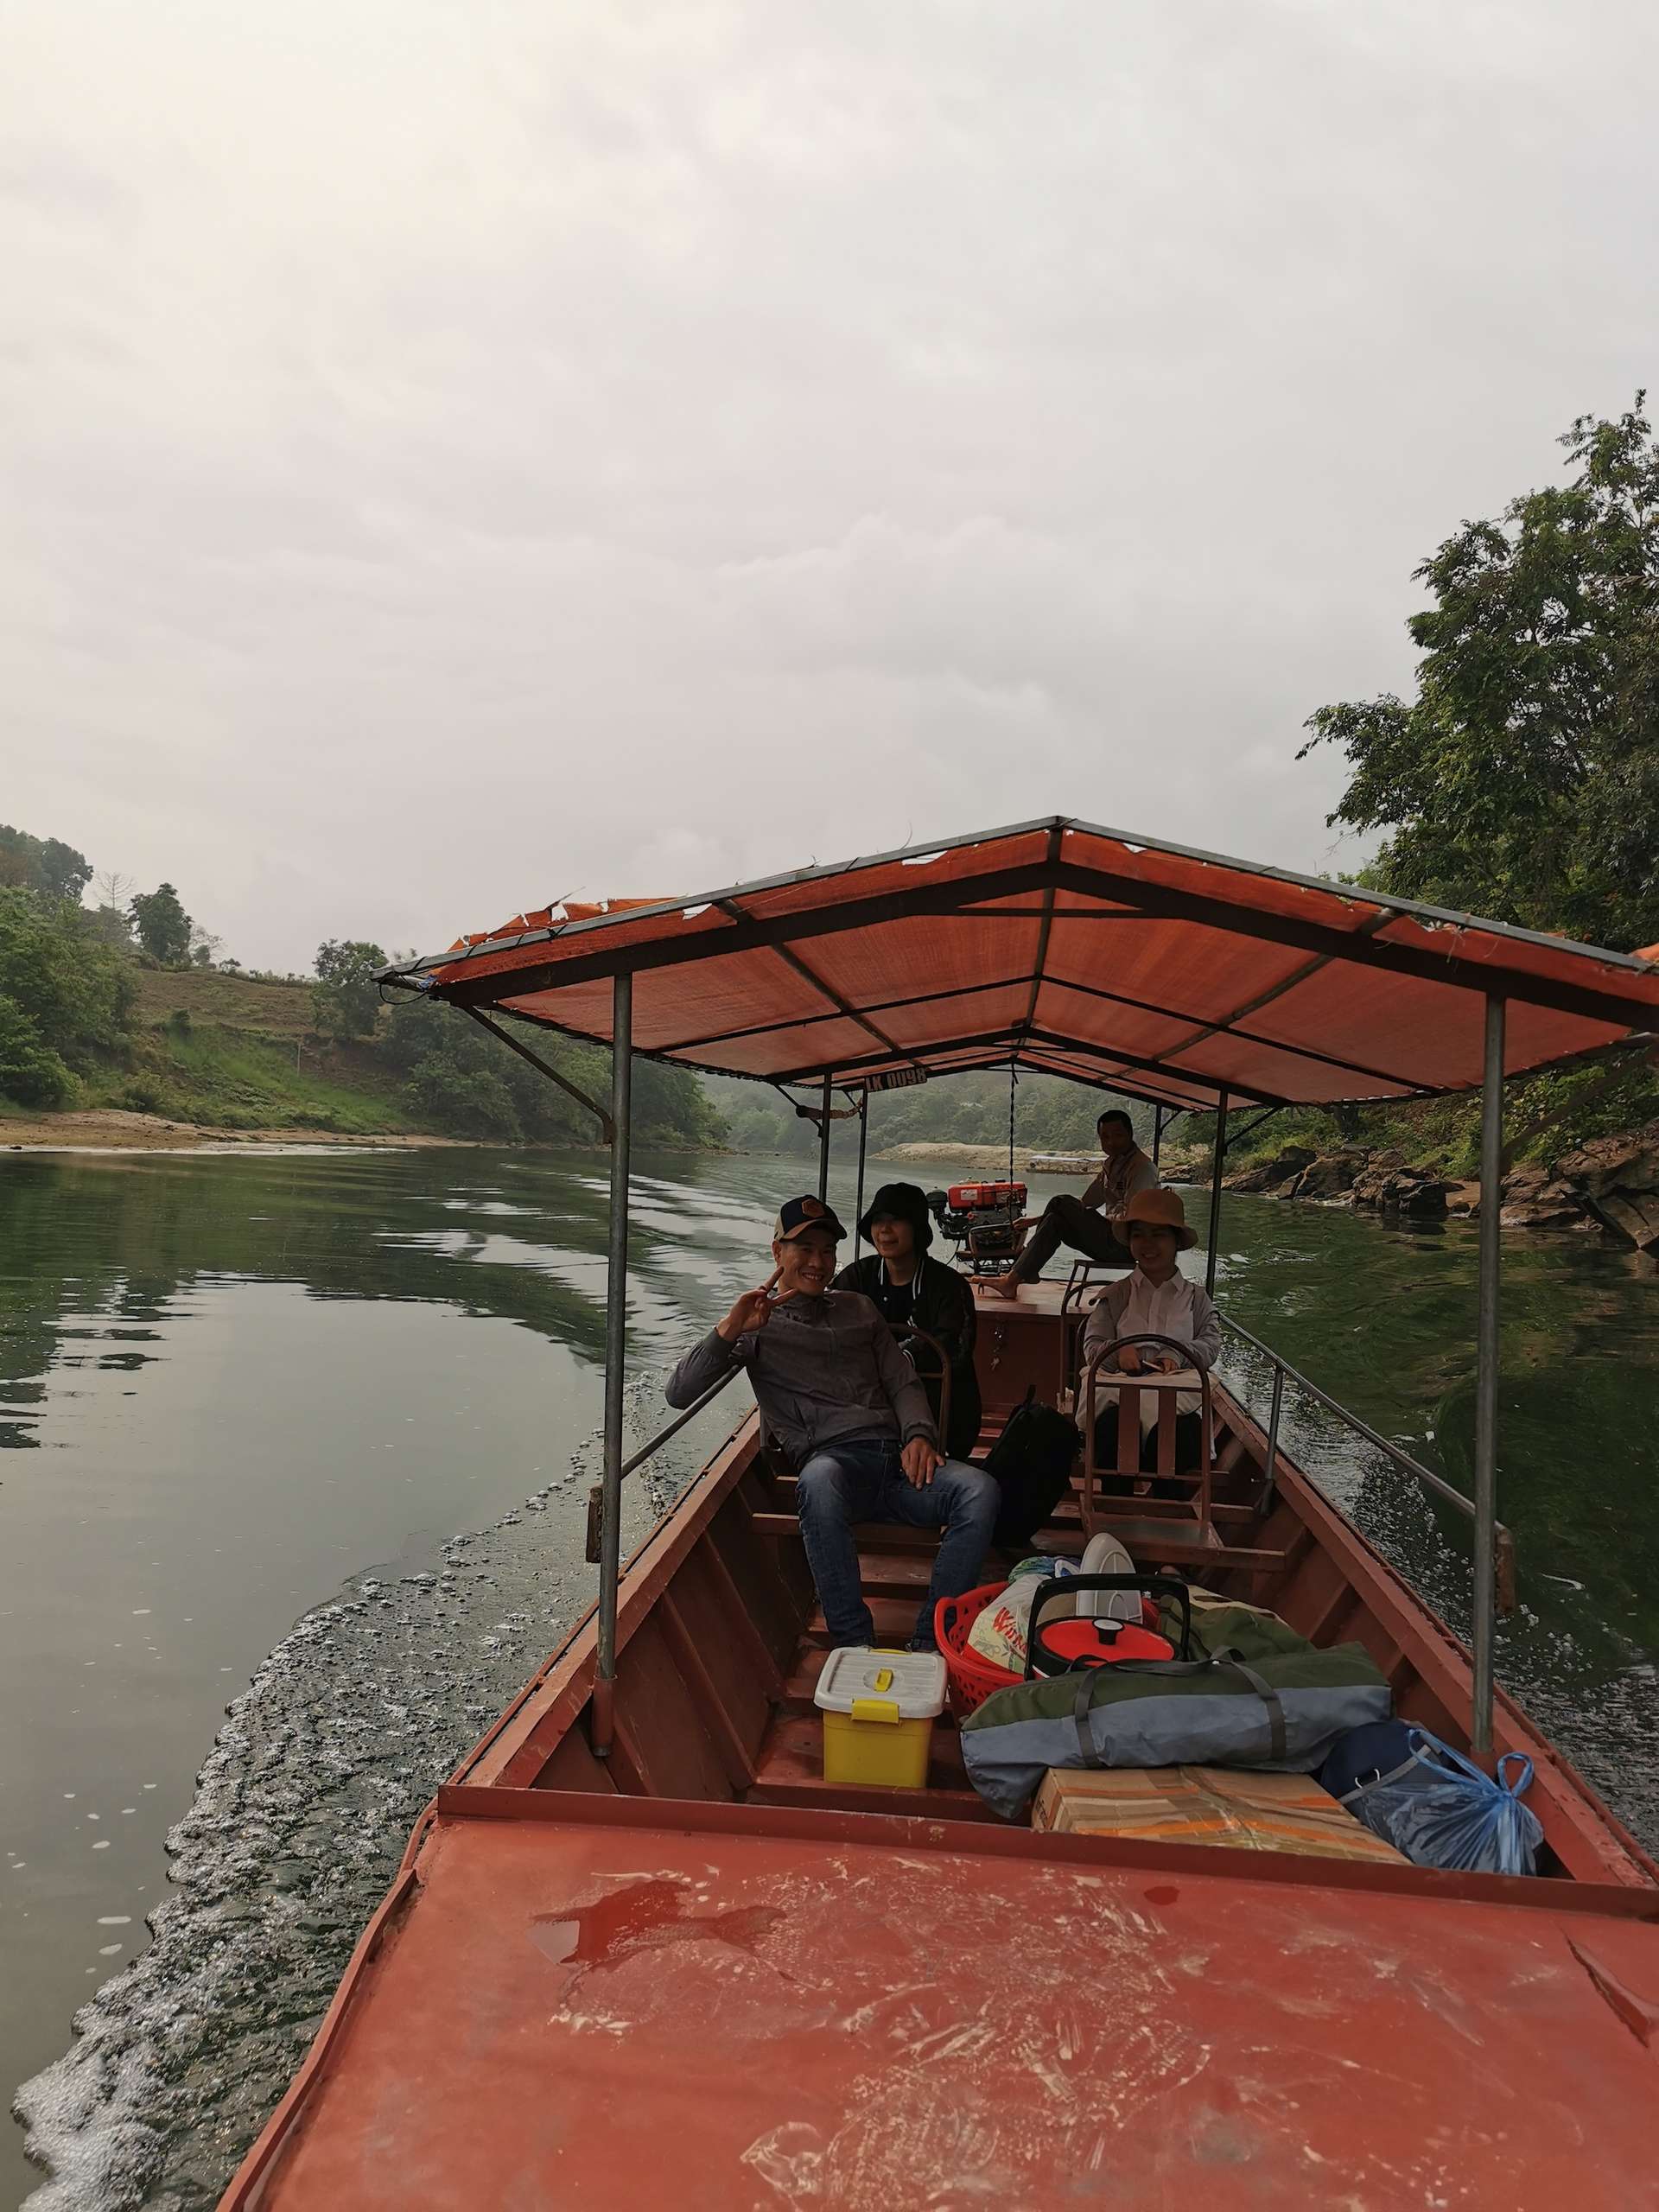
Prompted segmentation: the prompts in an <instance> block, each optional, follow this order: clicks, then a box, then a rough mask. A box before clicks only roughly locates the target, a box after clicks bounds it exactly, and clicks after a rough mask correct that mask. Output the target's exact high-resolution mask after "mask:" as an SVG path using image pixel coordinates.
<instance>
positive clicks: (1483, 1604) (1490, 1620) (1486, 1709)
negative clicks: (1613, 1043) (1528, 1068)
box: [1470, 997, 1504, 1755]
mask: <svg viewBox="0 0 1659 2212" xmlns="http://www.w3.org/2000/svg"><path fill="white" fill-rule="evenodd" d="M1503 1012H1504V1007H1503V1000H1502V999H1501V998H1497V997H1489V998H1488V999H1487V1001H1486V1065H1485V1070H1484V1077H1483V1079H1482V1084H1481V1092H1480V1310H1479V1314H1478V1319H1477V1324H1476V1337H1475V1344H1476V1354H1475V1605H1474V1627H1475V1676H1474V1713H1473V1715H1472V1718H1471V1726H1470V1739H1471V1743H1472V1745H1473V1746H1474V1749H1475V1751H1476V1753H1477V1754H1478V1755H1490V1753H1491V1748H1492V1655H1493V1645H1494V1643H1495V1641H1496V1636H1497V1534H1496V1531H1497V1283H1498V1259H1499V1236H1500V1224H1499V1220H1498V1216H1499V1214H1500V1212H1501V1211H1502V1208H1503V1188H1502V1185H1503Z"/></svg>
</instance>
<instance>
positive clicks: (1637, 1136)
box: [1222, 1122, 1659, 1256]
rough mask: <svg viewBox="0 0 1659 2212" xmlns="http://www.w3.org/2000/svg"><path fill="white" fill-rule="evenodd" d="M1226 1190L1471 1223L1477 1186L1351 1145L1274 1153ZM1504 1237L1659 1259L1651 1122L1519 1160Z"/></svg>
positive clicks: (1656, 1160) (1657, 1153) (1655, 1135)
mask: <svg viewBox="0 0 1659 2212" xmlns="http://www.w3.org/2000/svg"><path fill="white" fill-rule="evenodd" d="M1222 1188H1223V1189H1224V1190H1226V1191H1251V1192H1257V1193H1259V1194H1260V1195H1262V1197H1265V1198H1311V1199H1315V1200H1318V1201H1320V1202H1322V1203H1323V1204H1325V1205H1346V1206H1360V1207H1365V1208H1368V1209H1372V1210H1375V1211H1377V1212H1379V1213H1382V1214H1393V1215H1415V1216H1420V1217H1421V1216H1427V1217H1435V1216H1442V1215H1447V1214H1452V1215H1461V1216H1462V1217H1465V1219H1469V1218H1472V1217H1474V1216H1476V1215H1478V1213H1479V1211H1480V1185H1479V1184H1478V1183H1475V1182H1465V1181H1459V1180H1457V1179H1453V1178H1451V1177H1448V1176H1446V1175H1443V1174H1441V1173H1439V1172H1438V1171H1437V1170H1435V1169H1434V1168H1432V1167H1418V1166H1412V1164H1411V1163H1410V1162H1409V1161H1408V1160H1407V1158H1406V1156H1405V1154H1403V1153H1402V1152H1399V1151H1396V1150H1393V1149H1388V1148H1385V1149H1382V1150H1369V1149H1367V1148H1366V1147H1363V1146H1359V1145H1353V1146H1346V1147H1339V1148H1336V1149H1333V1150H1331V1151H1328V1152H1317V1151H1315V1149H1314V1148H1313V1147H1312V1146H1311V1145H1305V1144H1287V1145H1284V1146H1282V1147H1281V1148H1280V1150H1279V1151H1278V1152H1276V1153H1275V1154H1274V1155H1273V1157H1272V1158H1271V1159H1268V1160H1254V1161H1252V1162H1251V1164H1250V1165H1249V1166H1248V1167H1242V1168H1239V1169H1236V1171H1235V1172H1234V1173H1232V1174H1230V1175H1226V1176H1224V1177H1223V1179H1222ZM1499 1218H1500V1220H1501V1221H1502V1223H1503V1227H1504V1228H1505V1229H1565V1230H1577V1231H1579V1232H1580V1233H1582V1234H1586V1235H1591V1236H1597V1235H1611V1236H1617V1237H1619V1238H1621V1239H1623V1241H1624V1243H1629V1244H1633V1245H1635V1246H1636V1248H1637V1250H1638V1251H1642V1252H1647V1253H1650V1254H1653V1255H1656V1256H1659V1122H1653V1123H1651V1124H1649V1127H1648V1128H1644V1129H1633V1130H1629V1131H1627V1132H1625V1133H1624V1134H1623V1135H1618V1136H1607V1137H1594V1138H1592V1140H1591V1141H1589V1142H1588V1143H1587V1144H1584V1145H1580V1147H1578V1149H1577V1150H1576V1151H1573V1152H1568V1153H1564V1154H1562V1155H1561V1157H1560V1159H1559V1160H1554V1161H1551V1162H1549V1163H1548V1164H1547V1165H1546V1164H1543V1163H1540V1162H1537V1161H1533V1160H1526V1161H1522V1163H1521V1164H1520V1165H1519V1166H1515V1167H1512V1168H1511V1169H1510V1172H1509V1173H1508V1174H1506V1175H1505V1177H1504V1178H1503V1211H1502V1213H1501V1214H1500V1216H1499Z"/></svg>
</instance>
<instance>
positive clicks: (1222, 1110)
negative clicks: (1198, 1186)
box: [1204, 1090, 1227, 1298]
mask: <svg viewBox="0 0 1659 2212" xmlns="http://www.w3.org/2000/svg"><path fill="white" fill-rule="evenodd" d="M1226 1164H1227V1093H1226V1090H1222V1092H1221V1094H1220V1096H1218V1097H1217V1100H1216V1156H1215V1163H1214V1166H1213V1167H1212V1169H1211V1175H1210V1249H1209V1251H1208V1253H1207V1254H1206V1255H1205V1262H1204V1287H1205V1290H1206V1291H1208V1293H1209V1294H1210V1295H1211V1298H1213V1297H1214V1296H1215V1294H1216V1247H1217V1243H1219V1241H1220V1237H1221V1171H1222V1169H1223V1168H1224V1166H1226Z"/></svg>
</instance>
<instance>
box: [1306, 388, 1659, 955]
mask: <svg viewBox="0 0 1659 2212" xmlns="http://www.w3.org/2000/svg"><path fill="white" fill-rule="evenodd" d="M1645 397H1646V395H1645V394H1644V393H1642V392H1638V393H1637V397H1636V404H1635V406H1634V407H1633V408H1632V409H1631V410H1630V413H1629V414H1627V415H1624V416H1620V417H1619V418H1618V420H1617V421H1613V422H1599V421H1597V420H1595V419H1593V418H1592V416H1580V419H1579V420H1578V421H1577V422H1576V423H1573V428H1572V429H1570V430H1569V431H1568V432H1567V435H1565V436H1564V437H1563V438H1562V439H1561V441H1560V443H1561V444H1562V445H1563V446H1565V447H1566V448H1567V453H1568V454H1569V456H1570V462H1569V465H1570V467H1572V469H1573V474H1572V476H1571V478H1570V480H1569V481H1568V482H1567V484H1565V485H1563V486H1551V487H1549V488H1548V489H1546V490H1543V491H1539V492H1529V493H1526V494H1525V496H1524V497H1522V498H1520V499H1514V500H1512V501H1511V502H1510V505H1509V506H1508V507H1506V508H1505V509H1504V511H1503V516H1502V517H1501V518H1499V519H1498V520H1497V521H1489V522H1470V523H1465V524H1463V525H1462V527H1461V528H1460V529H1459V531H1457V533H1456V535H1455V536H1453V537H1448V538H1447V539H1446V543H1444V544H1443V545H1441V546H1440V550H1438V551H1437V552H1436V553H1434V554H1433V556H1431V557H1430V558H1429V559H1428V560H1427V561H1426V562H1425V563H1423V565H1422V567H1421V569H1417V570H1416V571H1415V574H1416V575H1417V577H1418V578H1419V579H1421V581H1422V582H1426V583H1427V585H1428V587H1429V588H1430V591H1431V592H1432V594H1433V599H1434V602H1435V604H1434V605H1433V607H1432V608H1430V609H1429V610H1428V611H1427V612H1426V613H1421V614H1417V615H1414V617H1413V618H1412V620H1411V621H1410V622H1409V624H1408V629H1409V631H1410V633H1411V637H1412V639H1413V641H1414V644H1416V645H1419V646H1421V648H1422V649H1423V656H1424V657H1423V658H1422V660H1421V662H1420V663H1419V664H1418V670H1417V696H1416V698H1415V699H1414V701H1412V702H1410V703H1408V702H1405V701H1404V700H1402V699H1398V698H1395V697H1393V696H1383V697H1382V698H1379V699H1372V700H1369V701H1364V702H1353V701H1351V702H1344V703H1341V704H1338V705H1336V706H1329V707H1321V708H1320V709H1319V712H1318V713H1317V714H1316V715H1313V717H1312V718H1311V719H1310V721H1309V722H1308V724H1307V727H1308V728H1310V729H1311V730H1312V731H1313V736H1312V738H1311V739H1310V740H1309V741H1308V742H1307V743H1306V745H1305V746H1304V747H1302V749H1301V752H1300V753H1298V755H1297V758H1298V759H1299V760H1300V759H1302V758H1304V757H1305V756H1306V754H1307V753H1311V752H1312V751H1313V749H1314V748H1315V747H1317V746H1320V745H1335V746H1338V747H1340V748H1341V749H1342V750H1343V751H1344V753H1346V754H1347V756H1348V764H1349V766H1350V769H1351V781H1350V783H1349V785H1348V788H1347V790H1346V791H1344V793H1343V795H1342V798H1341V800H1340V802H1339V803H1338V807H1337V810H1336V811H1335V813H1334V814H1332V816H1331V817H1330V820H1331V822H1332V823H1345V824H1347V826H1348V827H1349V828H1351V829H1362V830H1363V829H1385V830H1387V831H1388V832H1389V836H1388V841H1387V842H1386V843H1385V844H1384V845H1383V848H1382V850H1381V851H1380V852H1379V853H1378V855H1377V856H1376V860H1375V861H1373V862H1372V863H1371V865H1370V868H1367V869H1366V870H1365V871H1364V873H1363V874H1362V875H1361V877H1360V879H1359V880H1360V881H1361V882H1363V883H1369V884H1371V885H1374V886H1375V887H1376V888H1377V889H1379V890H1386V891H1393V892H1396V893H1400V894H1401V895H1402V896H1403V897H1407V898H1414V899H1426V900H1427V901H1429V902H1430V903H1431V904H1435V905H1441V906H1454V907H1459V908H1462V909H1465V910H1467V911H1471V912H1478V913H1484V914H1490V915H1491V916H1493V917H1494V918H1496V919H1497V920H1500V921H1510V922H1517V923H1520V924H1522V925H1525V926H1527V927H1529V928H1532V929H1540V930H1550V931H1564V932H1566V933H1567V934H1568V935H1571V936H1574V937H1580V938H1590V939H1592V941H1594V942H1596V943H1598V944H1610V945H1612V946H1614V947H1616V948H1618V949H1619V950H1631V949H1633V948H1635V947H1637V946H1639V945H1643V944H1650V943H1652V942H1653V941H1654V940H1655V939H1656V938H1659V445H1656V443H1655V441H1654V438H1653V435H1652V430H1651V428H1650V425H1649V422H1648V419H1647V417H1646V416H1645V415H1644V414H1643V401H1644V398H1645Z"/></svg>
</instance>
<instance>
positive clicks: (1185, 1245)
mask: <svg viewBox="0 0 1659 2212" xmlns="http://www.w3.org/2000/svg"><path fill="white" fill-rule="evenodd" d="M1136 1222H1139V1223H1141V1225H1142V1227H1143V1228H1147V1229H1167V1230H1172V1231H1173V1234H1174V1237H1175V1248H1174V1249H1176V1250H1177V1251H1178V1252H1190V1251H1191V1250H1192V1247H1193V1246H1194V1245H1195V1244H1196V1243H1198V1230H1196V1229H1190V1228H1189V1227H1188V1226H1187V1220H1186V1208H1185V1206H1184V1205H1182V1204H1181V1199H1180V1193H1179V1192H1178V1191H1165V1190H1157V1191H1137V1192H1135V1196H1134V1197H1133V1198H1131V1199H1130V1200H1129V1202H1128V1205H1126V1206H1125V1207H1124V1209H1123V1211H1122V1213H1120V1214H1115V1215H1114V1216H1113V1217H1112V1234H1113V1235H1114V1236H1116V1238H1117V1239H1118V1241H1119V1242H1120V1243H1124V1244H1128V1243H1129V1231H1130V1230H1131V1229H1132V1228H1133V1227H1134V1226H1135V1223H1136ZM1130 1249H1134V1248H1133V1247H1132V1246H1131V1248H1130Z"/></svg>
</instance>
